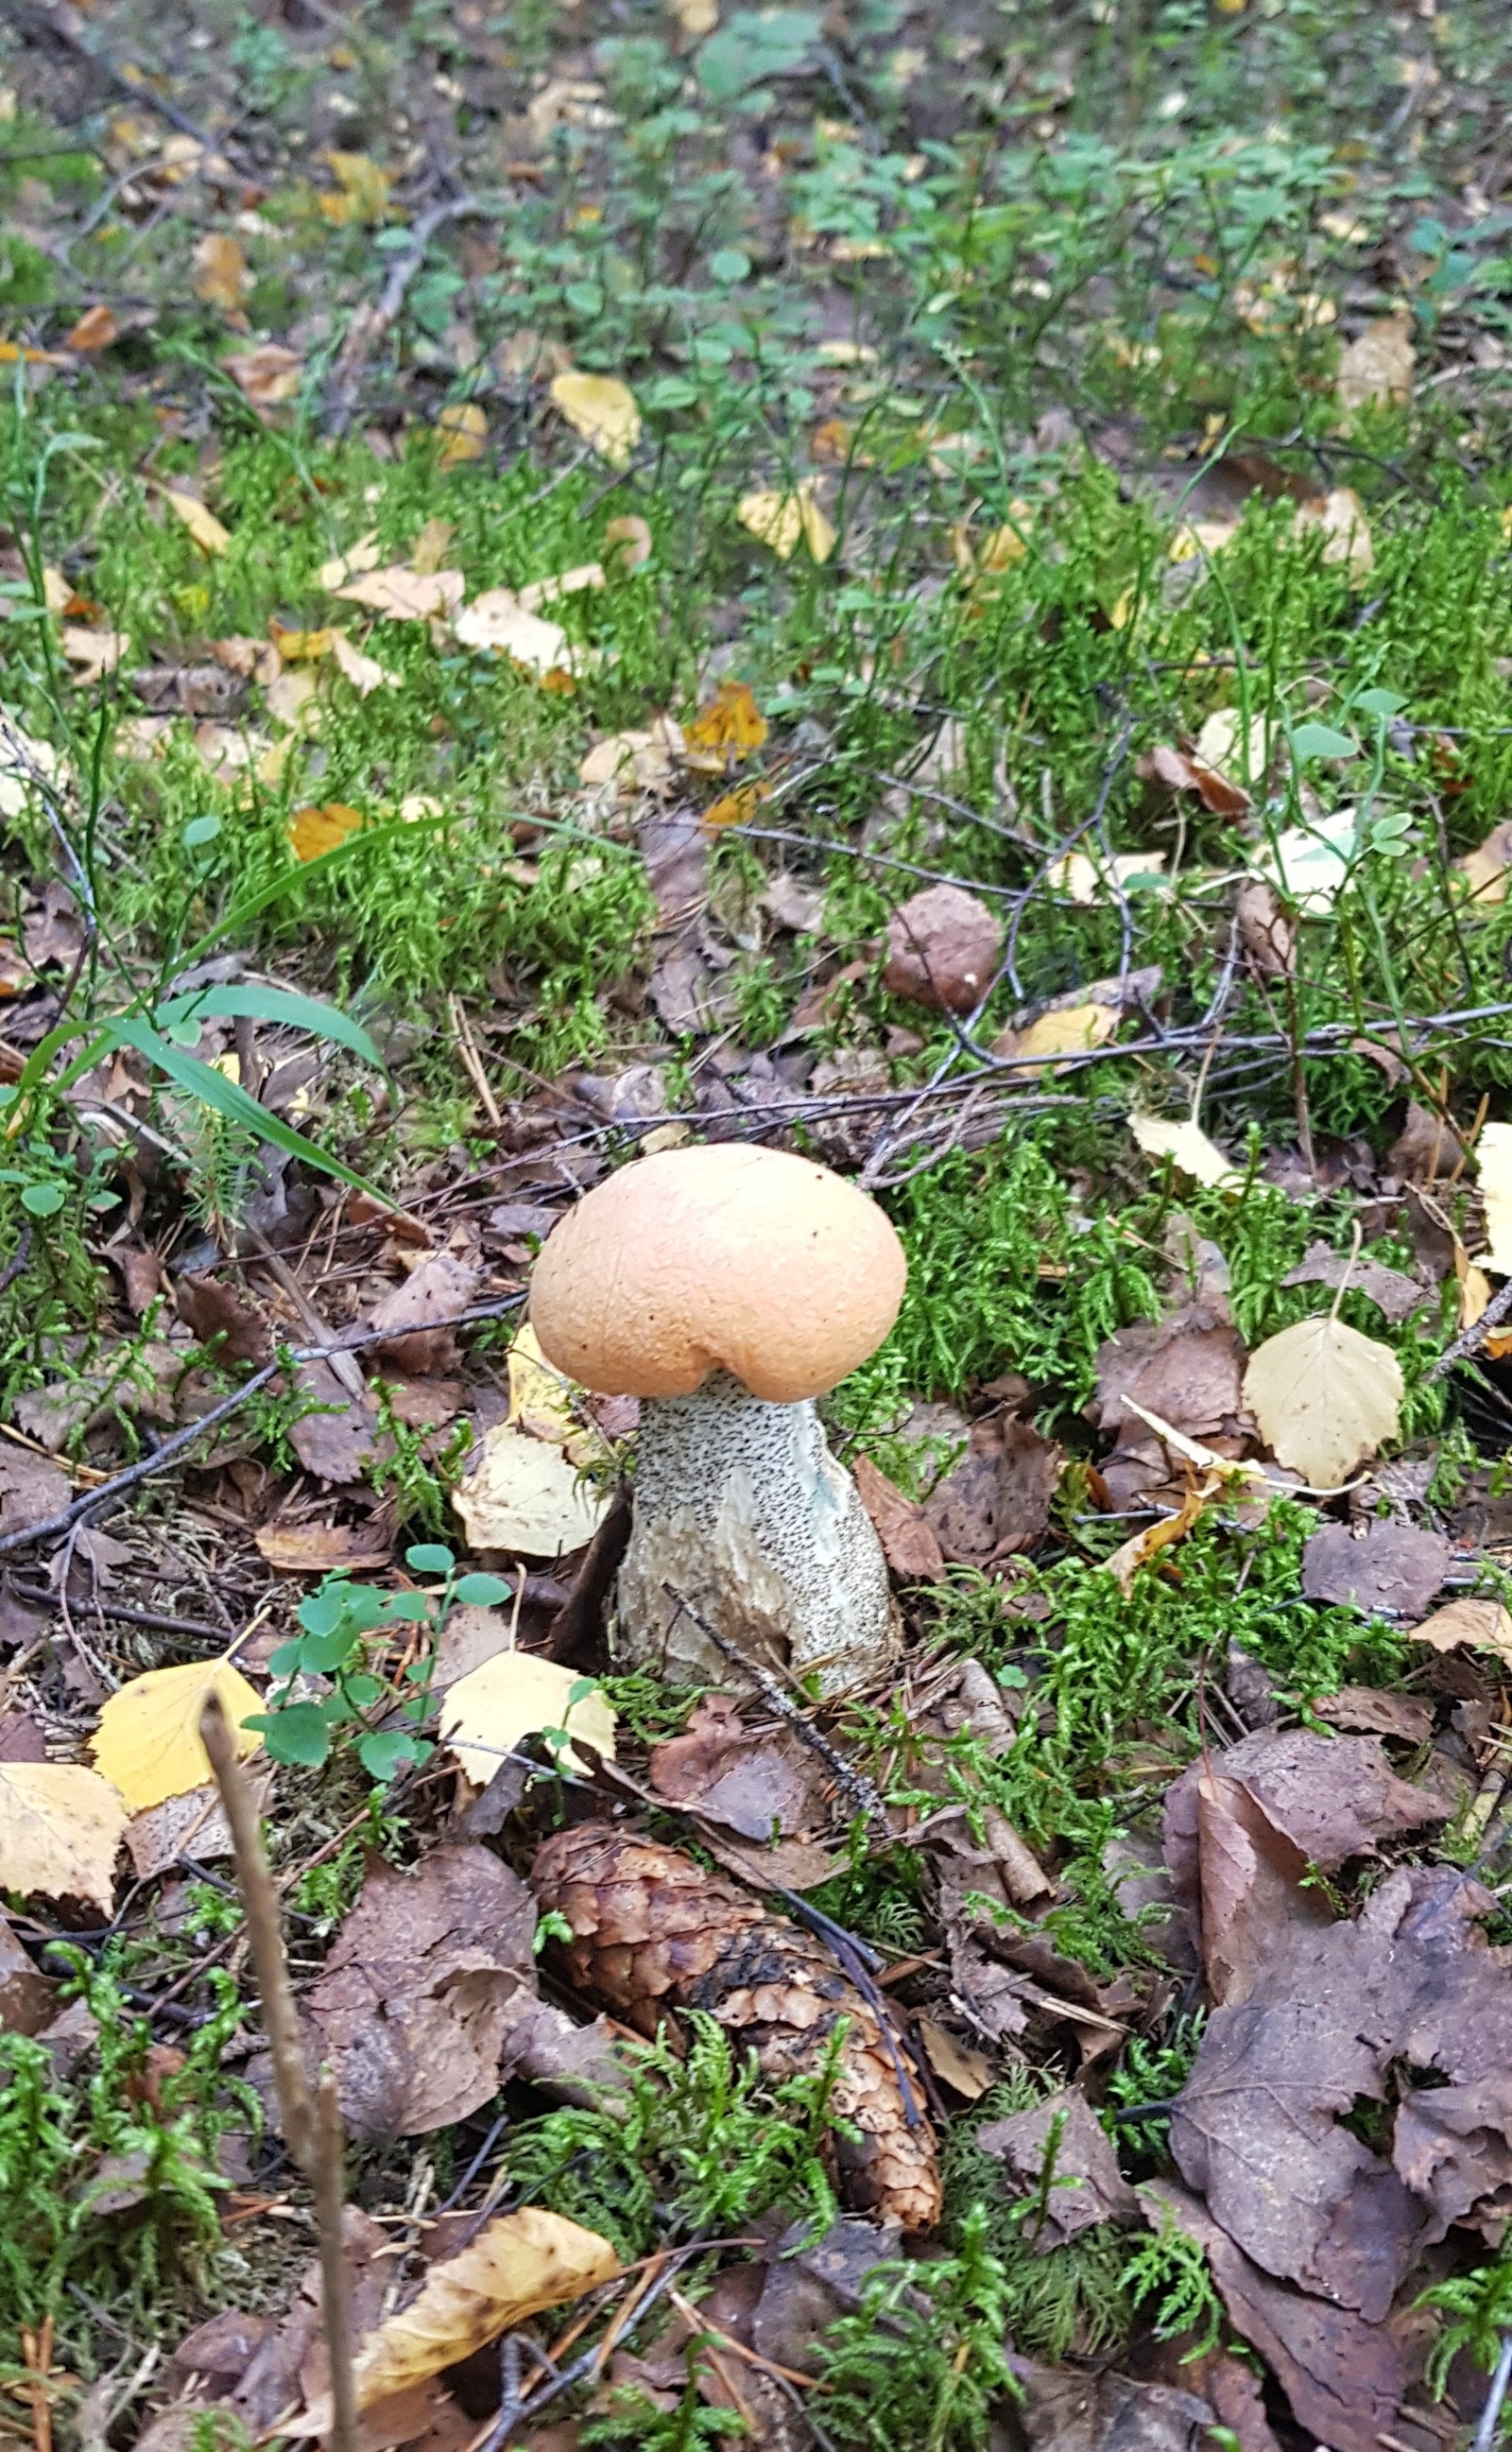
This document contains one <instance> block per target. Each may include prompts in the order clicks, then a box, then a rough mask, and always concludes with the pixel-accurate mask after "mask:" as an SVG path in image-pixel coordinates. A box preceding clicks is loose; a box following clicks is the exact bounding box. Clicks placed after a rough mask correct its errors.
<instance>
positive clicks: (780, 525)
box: [736, 477, 835, 562]
mask: <svg viewBox="0 0 1512 2452" xmlns="http://www.w3.org/2000/svg"><path fill="white" fill-rule="evenodd" d="M736 519H737V520H738V521H739V523H740V525H741V526H742V527H743V528H748V529H749V530H750V532H751V534H752V535H753V536H754V537H755V538H756V542H757V543H758V544H765V545H770V546H771V548H772V551H773V552H774V553H775V554H776V557H777V560H778V561H779V562H791V561H792V559H793V556H794V554H795V552H796V551H797V548H798V545H799V544H806V545H807V546H808V549H809V557H810V560H811V561H814V562H828V561H829V559H830V556H831V554H832V553H833V552H834V551H835V527H834V525H833V524H832V522H831V521H830V520H829V519H828V517H827V516H826V514H825V512H824V511H823V509H822V508H821V507H820V504H819V502H818V499H817V497H816V495H815V480H814V478H812V477H800V478H799V480H798V482H797V484H795V486H794V488H793V490H792V492H791V493H786V494H784V493H777V492H776V491H771V490H768V489H765V488H762V487H758V488H757V489H756V492H755V493H750V494H742V495H741V497H740V500H739V503H738V504H737V505H736Z"/></svg>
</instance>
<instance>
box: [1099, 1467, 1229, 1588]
mask: <svg viewBox="0 0 1512 2452" xmlns="http://www.w3.org/2000/svg"><path fill="white" fill-rule="evenodd" d="M1223 1487H1224V1479H1223V1476H1222V1475H1220V1474H1218V1473H1208V1474H1206V1475H1205V1477H1204V1479H1203V1482H1202V1484H1201V1486H1200V1488H1198V1489H1196V1490H1189V1491H1188V1493H1187V1495H1186V1497H1185V1498H1184V1499H1183V1500H1182V1503H1181V1505H1180V1507H1179V1508H1178V1509H1177V1510H1176V1513H1175V1514H1174V1515H1162V1516H1160V1517H1159V1518H1158V1519H1157V1520H1156V1522H1155V1523H1153V1524H1146V1525H1143V1526H1141V1528H1140V1530H1139V1531H1138V1532H1131V1533H1130V1534H1129V1538H1128V1540H1127V1541H1121V1542H1120V1543H1119V1545H1118V1547H1117V1549H1116V1550H1115V1551H1113V1552H1112V1554H1111V1556H1109V1557H1107V1558H1105V1559H1104V1560H1103V1562H1102V1563H1103V1567H1104V1570H1105V1572H1107V1573H1108V1574H1109V1575H1111V1576H1112V1578H1113V1580H1114V1582H1115V1583H1116V1584H1117V1586H1118V1589H1119V1591H1120V1592H1122V1593H1123V1595H1124V1598H1125V1599H1126V1600H1127V1599H1128V1598H1129V1595H1130V1593H1131V1592H1133V1589H1134V1577H1135V1575H1136V1574H1137V1573H1138V1572H1139V1570H1140V1568H1141V1567H1148V1566H1149V1562H1150V1560H1151V1559H1152V1558H1155V1557H1158V1556H1159V1554H1160V1552H1161V1551H1162V1550H1168V1549H1169V1548H1170V1546H1171V1543H1172V1542H1173V1541H1185V1539H1186V1538H1187V1535H1188V1532H1190V1531H1191V1529H1192V1526H1193V1525H1194V1524H1195V1523H1196V1522H1197V1519H1198V1517H1199V1516H1200V1515H1201V1514H1202V1513H1204V1511H1205V1509H1206V1508H1207V1506H1208V1501H1209V1500H1210V1499H1212V1498H1214V1497H1216V1496H1217V1495H1218V1493H1219V1492H1220V1491H1221V1490H1222V1489H1223Z"/></svg>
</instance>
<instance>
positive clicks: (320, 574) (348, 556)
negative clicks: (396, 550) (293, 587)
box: [315, 528, 413, 595]
mask: <svg viewBox="0 0 1512 2452" xmlns="http://www.w3.org/2000/svg"><path fill="white" fill-rule="evenodd" d="M382 561H383V548H382V546H381V545H380V544H379V542H378V531H377V529H376V528H371V529H369V531H368V533H367V535H366V536H364V537H359V538H358V540H357V543H356V544H354V545H348V547H347V549H346V551H345V552H344V553H339V554H336V555H334V556H333V557H332V559H331V560H330V561H329V562H323V563H322V564H321V566H320V568H319V570H318V571H317V572H316V573H315V584H316V586H317V587H325V588H328V589H329V590H330V591H331V593H332V595H334V594H335V592H336V590H337V588H338V587H344V586H345V584H346V583H347V581H348V580H349V579H355V578H356V577H357V575H358V573H359V572H360V571H363V570H376V569H377V568H378V565H379V564H380V563H381V562H382ZM411 566H412V567H413V564H412V565H411Z"/></svg>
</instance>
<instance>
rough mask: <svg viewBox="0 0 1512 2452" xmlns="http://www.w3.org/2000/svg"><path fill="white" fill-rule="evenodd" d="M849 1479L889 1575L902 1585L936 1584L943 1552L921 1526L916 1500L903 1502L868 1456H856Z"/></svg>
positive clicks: (926, 1526)
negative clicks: (884, 1560) (857, 1493)
mask: <svg viewBox="0 0 1512 2452" xmlns="http://www.w3.org/2000/svg"><path fill="white" fill-rule="evenodd" d="M851 1477H852V1479H853V1480H854V1483H855V1487H856V1489H857V1491H858V1492H859V1493H860V1499H861V1504H862V1506H863V1507H864V1508H865V1509H866V1512H867V1513H868V1515H870V1517H871V1519H872V1521H873V1523H874V1526H875V1527H876V1537H877V1539H878V1540H879V1541H880V1542H881V1544H882V1554H883V1556H884V1557H885V1558H886V1560H887V1563H888V1565H889V1567H890V1568H891V1569H892V1571H893V1574H894V1575H899V1576H901V1577H902V1579H903V1581H904V1582H905V1583H911V1584H932V1583H935V1582H937V1581H938V1579H939V1577H940V1576H941V1575H942V1574H943V1573H944V1572H945V1552H944V1551H943V1550H942V1549H941V1548H940V1545H939V1541H938V1539H937V1538H936V1536H935V1533H934V1532H933V1528H932V1527H931V1526H930V1525H929V1524H927V1523H926V1522H925V1518H924V1510H923V1508H922V1507H921V1506H920V1505H919V1504H918V1503H917V1501H916V1500H914V1499H912V1498H905V1497H904V1495H903V1493H902V1492H901V1490H899V1489H898V1487H897V1484H896V1483H895V1482H892V1481H889V1479H888V1477H887V1475H886V1473H882V1472H881V1471H879V1469H878V1468H877V1466H875V1465H874V1463H873V1462H872V1459H871V1457H870V1456H864V1455H858V1456H857V1457H856V1458H855V1459H854V1462H853V1464H852V1467H851Z"/></svg>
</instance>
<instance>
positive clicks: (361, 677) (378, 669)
mask: <svg viewBox="0 0 1512 2452" xmlns="http://www.w3.org/2000/svg"><path fill="white" fill-rule="evenodd" d="M331 662H333V663H334V664H335V666H336V669H337V671H338V672H339V673H340V674H341V675H342V676H343V678H344V680H345V681H349V682H351V685H352V687H353V689H354V690H355V691H356V692H357V695H358V697H359V698H370V697H371V696H372V694H373V692H374V690H376V689H398V687H399V685H400V677H399V675H398V673H391V672H390V671H389V670H388V668H387V666H386V665H384V664H381V663H380V662H379V661H378V659H377V657H376V656H364V655H363V652H362V649H361V648H360V647H354V646H353V644H352V643H351V641H350V640H349V639H348V638H347V637H346V636H345V635H344V632H343V631H341V630H333V631H332V632H331Z"/></svg>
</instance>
